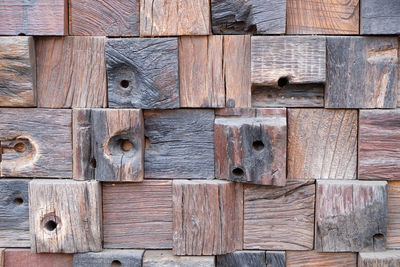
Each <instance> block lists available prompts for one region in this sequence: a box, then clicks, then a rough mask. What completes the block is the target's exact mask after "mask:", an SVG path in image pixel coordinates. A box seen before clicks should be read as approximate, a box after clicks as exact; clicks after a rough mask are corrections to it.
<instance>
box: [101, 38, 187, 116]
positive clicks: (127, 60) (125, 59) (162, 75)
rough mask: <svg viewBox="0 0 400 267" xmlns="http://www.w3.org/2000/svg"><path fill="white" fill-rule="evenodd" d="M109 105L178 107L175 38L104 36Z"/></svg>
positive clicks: (115, 106)
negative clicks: (105, 37) (107, 37)
mask: <svg viewBox="0 0 400 267" xmlns="http://www.w3.org/2000/svg"><path fill="white" fill-rule="evenodd" d="M106 62H107V76H108V104H109V106H110V107H114V108H118V107H134V108H144V109H167V108H178V107H179V78H178V40H177V38H116V39H107V42H106Z"/></svg>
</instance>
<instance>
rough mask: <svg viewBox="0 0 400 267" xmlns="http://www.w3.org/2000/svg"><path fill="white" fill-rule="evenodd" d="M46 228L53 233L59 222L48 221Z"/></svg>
mask: <svg viewBox="0 0 400 267" xmlns="http://www.w3.org/2000/svg"><path fill="white" fill-rule="evenodd" d="M44 228H45V229H46V230H47V231H50V232H52V231H54V230H55V229H56V228H57V222H56V221H54V220H49V221H47V222H46V223H45V224H44Z"/></svg>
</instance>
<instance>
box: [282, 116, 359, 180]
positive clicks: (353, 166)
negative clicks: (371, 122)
mask: <svg viewBox="0 0 400 267" xmlns="http://www.w3.org/2000/svg"><path fill="white" fill-rule="evenodd" d="M357 117H358V115H357V111H356V110H328V109H289V110H288V178H289V179H310V178H311V179H356V178H357V131H358V118H357Z"/></svg>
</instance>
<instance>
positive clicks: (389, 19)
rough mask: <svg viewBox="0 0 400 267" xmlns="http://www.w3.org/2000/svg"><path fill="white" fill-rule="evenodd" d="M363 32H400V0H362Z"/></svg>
mask: <svg viewBox="0 0 400 267" xmlns="http://www.w3.org/2000/svg"><path fill="white" fill-rule="evenodd" d="M360 16H361V18H360V23H361V25H360V30H361V34H400V2H399V1H393V0H380V1H374V0H362V1H361V12H360Z"/></svg>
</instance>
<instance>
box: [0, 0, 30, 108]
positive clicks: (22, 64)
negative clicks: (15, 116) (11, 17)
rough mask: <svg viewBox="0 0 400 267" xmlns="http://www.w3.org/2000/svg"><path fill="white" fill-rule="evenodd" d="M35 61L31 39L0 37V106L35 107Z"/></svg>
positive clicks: (24, 37)
mask: <svg viewBox="0 0 400 267" xmlns="http://www.w3.org/2000/svg"><path fill="white" fill-rule="evenodd" d="M0 5H1V4H0ZM35 60H36V58H35V44H34V42H33V38H32V37H26V36H18V37H0V106H2V107H33V106H36V62H35Z"/></svg>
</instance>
